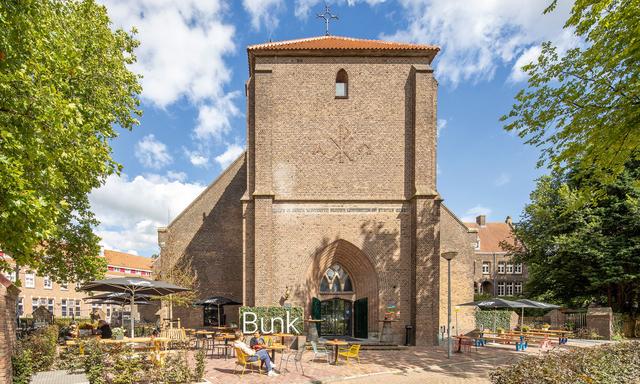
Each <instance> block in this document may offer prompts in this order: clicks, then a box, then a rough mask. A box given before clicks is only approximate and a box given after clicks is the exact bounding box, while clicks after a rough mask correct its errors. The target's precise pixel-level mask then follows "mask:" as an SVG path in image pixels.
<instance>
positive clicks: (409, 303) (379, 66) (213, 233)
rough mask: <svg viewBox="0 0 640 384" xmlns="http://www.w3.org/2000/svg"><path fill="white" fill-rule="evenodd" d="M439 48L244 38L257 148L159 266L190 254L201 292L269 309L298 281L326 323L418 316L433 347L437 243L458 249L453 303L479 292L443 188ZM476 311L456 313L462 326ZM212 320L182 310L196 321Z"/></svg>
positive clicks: (187, 223)
mask: <svg viewBox="0 0 640 384" xmlns="http://www.w3.org/2000/svg"><path fill="white" fill-rule="evenodd" d="M438 50H439V48H438V47H435V46H430V45H418V44H402V43H394V42H387V41H375V40H361V39H353V38H345V37H335V36H322V37H316V38H308V39H300V40H292V41H281V42H270V43H266V44H259V45H253V46H250V47H248V49H247V53H248V59H249V60H248V61H249V79H248V80H247V82H246V98H247V111H246V114H247V145H246V152H245V153H244V154H243V155H242V156H241V157H240V158H238V159H237V160H236V161H235V162H234V163H233V164H232V165H231V166H230V167H229V168H228V169H226V170H225V171H224V172H223V173H222V174H221V175H220V176H219V178H218V179H217V180H215V181H214V182H213V183H212V184H211V185H210V186H209V187H208V188H207V189H206V190H205V191H204V192H203V193H202V194H201V195H200V196H199V197H198V198H196V199H195V200H194V201H193V202H192V203H191V205H189V206H188V207H187V208H186V209H185V210H184V211H183V212H182V213H181V214H180V215H179V216H177V217H176V218H175V219H174V220H173V222H172V223H171V224H170V225H169V226H168V227H166V228H160V229H159V233H158V238H159V244H160V248H161V255H160V259H159V262H158V263H157V264H156V265H157V267H158V268H159V271H160V272H161V271H168V270H169V269H171V268H172V266H173V265H175V263H177V262H180V261H189V262H190V265H191V266H192V267H193V269H194V270H195V271H196V273H197V278H198V280H197V281H198V292H199V295H200V296H201V297H202V298H205V297H208V296H212V295H221V296H226V297H229V298H231V299H234V300H236V301H238V302H242V303H244V305H249V306H270V305H282V304H283V303H284V302H285V300H286V299H287V293H288V300H286V302H287V303H290V304H292V305H299V306H302V307H304V309H305V316H308V315H310V314H312V315H313V316H314V317H315V318H322V319H324V320H325V321H324V322H323V323H322V326H321V334H322V335H326V336H329V335H346V336H352V337H358V338H367V337H371V338H373V337H376V336H377V335H378V334H379V332H380V330H381V327H382V323H381V322H380V320H382V319H383V318H384V317H385V316H393V317H394V318H395V319H396V320H397V321H395V322H393V323H392V333H393V340H394V341H395V342H397V343H404V337H405V326H407V325H411V326H413V329H414V332H415V333H414V337H415V338H414V340H415V343H416V344H418V345H433V344H437V343H438V342H439V340H440V338H441V337H442V328H441V327H442V326H446V322H447V280H446V278H447V264H446V261H445V260H444V259H442V258H441V257H440V255H441V254H442V253H443V252H446V251H457V252H458V255H457V257H456V258H455V259H454V260H453V261H452V276H453V281H452V294H453V304H454V305H455V304H459V303H462V302H468V301H472V300H473V256H474V248H473V244H474V242H475V238H476V235H475V233H474V232H472V231H471V230H469V229H468V228H467V227H466V226H465V225H464V224H463V223H462V222H460V220H459V219H458V218H457V217H455V215H453V213H451V211H449V210H448V209H447V208H446V207H445V206H444V205H443V203H442V198H441V196H440V195H439V194H438V192H437V188H436V146H437V137H436V104H437V89H438V84H437V81H436V80H435V78H434V74H433V69H432V67H431V63H432V61H433V59H434V58H435V56H436V54H437V53H438ZM225 313H226V318H227V321H234V320H236V321H237V316H238V314H237V307H226V309H225ZM472 313H473V309H472V308H470V307H463V309H462V310H461V311H460V312H458V313H457V316H458V326H459V328H460V329H459V331H460V332H462V331H465V330H469V329H471V328H473V326H474V325H473V324H474V321H473V316H472ZM203 316H204V315H203V310H202V308H199V307H196V308H187V309H181V310H180V309H174V317H181V320H182V322H183V323H184V324H187V325H188V326H202V325H203V322H205V321H206V319H203ZM453 332H457V330H454V331H453ZM454 334H455V333H454Z"/></svg>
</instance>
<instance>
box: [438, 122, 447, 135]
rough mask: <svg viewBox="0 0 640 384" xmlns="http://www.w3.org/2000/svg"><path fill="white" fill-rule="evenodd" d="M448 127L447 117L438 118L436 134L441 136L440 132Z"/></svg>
mask: <svg viewBox="0 0 640 384" xmlns="http://www.w3.org/2000/svg"><path fill="white" fill-rule="evenodd" d="M446 127H447V120H446V119H438V125H437V130H436V135H438V136H440V132H441V131H442V130H443V129H445V128H446Z"/></svg>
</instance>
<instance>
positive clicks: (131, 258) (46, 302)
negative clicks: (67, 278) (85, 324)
mask: <svg viewBox="0 0 640 384" xmlns="http://www.w3.org/2000/svg"><path fill="white" fill-rule="evenodd" d="M3 257H5V258H8V256H3ZM104 257H105V259H106V260H107V271H105V277H107V278H108V277H119V276H138V277H145V278H151V264H152V261H153V260H152V259H150V258H148V257H143V256H136V255H131V254H128V253H123V252H116V251H111V250H106V249H105V250H104ZM5 275H6V276H7V277H8V278H9V280H11V281H13V282H15V281H16V274H15V272H11V273H5ZM19 277H20V282H21V287H20V289H21V292H20V295H19V297H18V303H17V304H18V305H17V312H18V314H19V316H21V317H30V316H31V314H32V313H33V310H34V309H36V308H37V307H39V306H45V307H47V309H49V311H51V312H52V313H53V315H54V316H55V317H83V318H86V317H89V314H90V313H91V311H92V310H93V309H94V308H96V309H102V310H103V311H104V313H105V314H106V315H107V318H110V316H111V310H112V308H111V306H110V305H101V304H89V303H86V302H84V301H83V299H84V298H86V297H87V294H86V292H81V291H76V284H75V283H68V284H61V283H56V282H54V281H52V280H51V279H50V278H49V277H47V276H39V275H37V274H36V273H35V272H33V271H30V270H27V269H25V268H22V269H21V270H20V276H19Z"/></svg>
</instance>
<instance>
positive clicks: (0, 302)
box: [0, 274, 20, 383]
mask: <svg viewBox="0 0 640 384" xmlns="http://www.w3.org/2000/svg"><path fill="white" fill-rule="evenodd" d="M19 293H20V290H19V289H18V288H16V286H15V285H13V284H12V283H11V281H9V280H8V279H7V278H5V277H4V276H3V275H2V274H0V382H1V383H11V381H12V368H11V354H12V353H13V349H14V347H15V344H16V300H17V298H18V294H19Z"/></svg>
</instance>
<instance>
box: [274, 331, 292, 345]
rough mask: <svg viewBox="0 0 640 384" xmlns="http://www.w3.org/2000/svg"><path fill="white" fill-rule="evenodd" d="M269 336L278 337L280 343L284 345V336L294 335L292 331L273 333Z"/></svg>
mask: <svg viewBox="0 0 640 384" xmlns="http://www.w3.org/2000/svg"><path fill="white" fill-rule="evenodd" d="M271 336H275V337H279V338H280V343H281V344H282V345H284V338H285V337H290V336H295V335H294V334H293V333H274V334H273V335H271Z"/></svg>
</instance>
